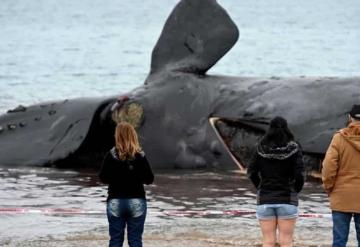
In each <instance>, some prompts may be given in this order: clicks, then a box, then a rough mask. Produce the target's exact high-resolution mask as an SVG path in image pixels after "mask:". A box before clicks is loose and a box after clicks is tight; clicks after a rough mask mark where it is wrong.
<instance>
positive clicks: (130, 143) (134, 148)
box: [115, 122, 141, 160]
mask: <svg viewBox="0 0 360 247" xmlns="http://www.w3.org/2000/svg"><path fill="white" fill-rule="evenodd" d="M115 147H116V150H117V152H118V154H119V158H120V160H126V159H134V158H135V154H136V153H138V152H140V151H141V147H140V144H139V140H138V135H137V133H136V131H135V129H134V127H133V126H132V125H131V124H129V123H127V122H120V123H119V124H118V125H117V126H116V129H115Z"/></svg>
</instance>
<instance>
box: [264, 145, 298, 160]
mask: <svg viewBox="0 0 360 247" xmlns="http://www.w3.org/2000/svg"><path fill="white" fill-rule="evenodd" d="M298 151H299V145H298V144H297V143H296V142H294V141H290V142H288V143H287V145H286V146H282V147H270V146H267V145H264V144H261V143H260V144H259V145H258V147H257V153H258V154H259V155H260V156H261V157H263V158H267V159H277V160H285V159H287V158H289V157H290V156H292V155H293V154H295V153H297V152H298Z"/></svg>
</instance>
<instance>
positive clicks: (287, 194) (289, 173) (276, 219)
mask: <svg viewBox="0 0 360 247" xmlns="http://www.w3.org/2000/svg"><path fill="white" fill-rule="evenodd" d="M247 174H248V177H249V178H250V180H251V182H252V183H253V184H254V186H255V187H256V189H257V195H258V196H257V210H256V216H257V218H258V220H259V222H260V227H261V231H262V235H263V246H275V243H276V230H277V229H278V230H279V243H280V245H281V246H292V240H293V232H294V227H295V222H296V218H297V217H298V193H299V192H300V191H301V189H302V187H303V184H304V164H303V160H302V153H301V148H300V146H299V144H298V143H296V142H295V141H294V136H293V134H292V133H291V132H290V130H289V128H288V126H287V121H286V120H285V119H284V118H282V117H275V118H274V119H272V120H271V122H270V126H269V129H268V131H267V132H266V134H265V135H264V137H263V138H262V139H261V141H260V143H259V144H258V145H257V148H256V152H255V154H254V156H253V159H252V162H251V163H250V164H249V167H248V170H247Z"/></svg>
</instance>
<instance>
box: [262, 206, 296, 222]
mask: <svg viewBox="0 0 360 247" xmlns="http://www.w3.org/2000/svg"><path fill="white" fill-rule="evenodd" d="M298 215H299V209H298V207H297V206H294V205H291V204H262V205H258V206H257V208H256V217H257V218H258V219H259V220H270V219H275V218H278V219H295V218H297V217H298Z"/></svg>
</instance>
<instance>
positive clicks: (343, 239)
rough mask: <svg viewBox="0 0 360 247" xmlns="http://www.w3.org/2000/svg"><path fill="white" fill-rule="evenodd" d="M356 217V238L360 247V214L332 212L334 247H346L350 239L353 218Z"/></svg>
mask: <svg viewBox="0 0 360 247" xmlns="http://www.w3.org/2000/svg"><path fill="white" fill-rule="evenodd" d="M353 216H354V222H355V229H356V238H357V240H358V246H359V247H360V214H359V213H347V212H339V211H332V219H333V245H332V246H333V247H345V246H346V243H347V241H348V237H349V229H350V222H351V218H352V217H353Z"/></svg>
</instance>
